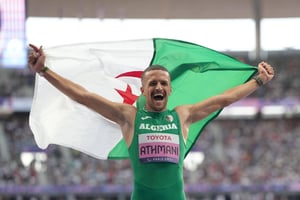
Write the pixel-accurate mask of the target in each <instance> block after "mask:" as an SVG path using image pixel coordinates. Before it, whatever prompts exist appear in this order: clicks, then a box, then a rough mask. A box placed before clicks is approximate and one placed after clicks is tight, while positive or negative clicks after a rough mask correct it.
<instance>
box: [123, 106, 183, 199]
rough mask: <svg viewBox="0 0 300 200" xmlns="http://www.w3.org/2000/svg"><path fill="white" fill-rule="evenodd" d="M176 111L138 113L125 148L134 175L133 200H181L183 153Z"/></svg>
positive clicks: (143, 111)
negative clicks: (130, 138) (132, 132)
mask: <svg viewBox="0 0 300 200" xmlns="http://www.w3.org/2000/svg"><path fill="white" fill-rule="evenodd" d="M185 149H186V147H185V144H184V141H183V137H182V133H181V126H180V122H179V117H178V115H177V112H176V111H175V110H166V111H164V112H148V111H145V110H142V109H140V110H138V112H137V114H136V119H135V127H134V136H133V139H132V143H131V145H130V147H129V148H128V151H129V155H130V160H131V165H132V169H133V174H134V188H133V193H132V197H131V198H132V199H133V200H148V199H149V200H153V199H159V200H184V199H185V193H184V186H183V185H184V183H183V160H184V154H185Z"/></svg>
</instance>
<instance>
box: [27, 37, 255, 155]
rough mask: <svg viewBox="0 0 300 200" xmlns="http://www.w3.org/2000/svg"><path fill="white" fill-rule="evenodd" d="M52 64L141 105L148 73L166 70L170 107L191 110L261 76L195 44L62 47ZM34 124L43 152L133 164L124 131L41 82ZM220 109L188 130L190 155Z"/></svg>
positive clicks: (49, 59)
mask: <svg viewBox="0 0 300 200" xmlns="http://www.w3.org/2000/svg"><path fill="white" fill-rule="evenodd" d="M45 53H46V65H47V66H49V67H50V68H51V69H52V70H53V71H55V72H57V73H58V74H60V75H62V76H64V77H66V78H68V79H70V80H72V81H73V82H76V83H78V84H80V85H82V86H83V87H85V88H86V89H88V90H90V91H92V92H95V93H98V94H99V95H101V96H104V97H106V98H108V99H110V100H111V101H116V102H122V103H127V104H132V105H135V106H138V107H139V106H143V104H144V99H143V98H142V97H141V98H139V96H140V86H141V83H140V77H141V73H142V71H143V70H144V69H145V68H146V67H148V66H149V65H152V64H159V65H163V66H165V67H166V68H167V69H168V70H169V71H170V74H171V77H172V94H171V96H170V98H169V102H168V105H167V106H168V108H170V109H172V108H174V107H175V106H177V105H182V104H192V103H196V102H199V101H202V100H204V99H206V98H209V97H211V96H213V95H216V94H220V93H222V92H223V91H225V90H226V89H229V88H231V87H234V86H236V85H239V84H242V83H244V82H246V81H247V80H249V79H250V78H251V77H252V76H253V75H254V74H255V73H256V71H257V68H256V67H254V66H250V65H247V64H245V63H242V62H240V61H238V60H237V59H235V58H232V57H230V56H228V55H225V54H222V53H220V52H217V51H214V50H212V49H208V48H205V47H203V46H200V45H196V44H193V43H189V42H185V41H178V40H171V39H162V38H156V39H148V40H132V41H119V42H98V43H84V44H72V45H64V46H58V47H53V48H48V49H45ZM34 90H35V92H34V97H33V102H32V108H31V111H30V118H29V123H30V127H31V130H32V132H33V134H34V137H35V140H36V143H37V145H38V146H39V147H40V148H42V149H46V148H47V147H48V145H49V144H56V145H62V146H65V147H69V148H73V149H75V150H78V151H81V152H84V153H86V154H88V155H90V156H93V157H95V158H99V159H122V158H128V152H127V147H126V144H125V142H124V140H123V139H122V134H121V131H120V128H119V126H118V125H117V124H115V123H114V122H111V121H109V120H107V119H105V118H103V117H102V116H101V115H99V114H97V113H96V112H94V111H92V110H90V109H88V108H86V107H84V106H82V105H80V104H78V103H76V102H74V101H73V100H71V99H70V98H68V97H67V96H65V95H64V94H63V93H61V92H59V91H58V90H57V89H56V88H54V87H53V86H52V85H51V84H49V83H48V82H47V81H46V80H45V79H44V78H41V77H39V76H36V82H35V89H34ZM220 112H221V110H218V111H216V112H214V113H212V114H210V115H209V116H207V117H206V118H205V119H203V120H201V121H199V122H197V123H195V124H193V125H192V126H191V127H190V131H189V135H188V139H187V144H186V145H187V149H188V151H187V152H186V154H187V153H188V152H189V150H190V149H191V148H192V146H193V144H194V143H195V142H196V140H197V138H198V137H199V135H200V134H201V131H202V130H203V128H204V127H205V126H206V125H207V124H208V123H209V122H210V121H211V120H213V119H214V118H216V117H217V116H218V114H219V113H220Z"/></svg>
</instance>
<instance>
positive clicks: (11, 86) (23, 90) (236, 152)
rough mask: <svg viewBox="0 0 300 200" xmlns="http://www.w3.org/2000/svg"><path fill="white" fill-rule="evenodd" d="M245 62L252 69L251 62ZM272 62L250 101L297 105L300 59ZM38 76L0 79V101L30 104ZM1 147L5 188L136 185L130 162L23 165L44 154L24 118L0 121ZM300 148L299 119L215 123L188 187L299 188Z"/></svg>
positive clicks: (57, 152)
mask: <svg viewBox="0 0 300 200" xmlns="http://www.w3.org/2000/svg"><path fill="white" fill-rule="evenodd" d="M243 60H244V61H245V62H247V63H251V61H249V60H247V59H246V56H244V59H243ZM267 61H268V62H269V63H271V64H272V65H273V66H274V67H275V70H276V73H277V75H276V77H275V79H274V80H273V81H272V82H270V83H269V84H268V85H266V86H264V87H262V88H261V89H259V90H258V91H257V92H256V93H254V94H252V95H251V97H256V98H263V99H266V100H268V101H270V102H276V101H278V100H280V99H282V98H296V99H298V100H300V92H299V88H300V79H299V77H300V56H299V53H293V52H292V53H282V52H281V53H280V52H278V53H274V54H270V55H269V57H268V59H267ZM253 65H256V63H253ZM34 76H35V75H34V74H32V73H31V72H30V71H28V70H16V71H13V70H12V71H10V72H8V75H7V76H5V77H1V79H0V80H1V81H0V98H2V97H11V96H13V97H24V96H27V97H32V96H33V87H34ZM299 102H300V101H299ZM70 134H72V133H70ZM99 139H101V138H99ZM0 146H1V149H0V151H1V153H0V156H1V157H0V187H1V186H7V185H32V186H34V185H61V186H65V185H84V186H91V187H93V186H97V185H127V186H128V185H131V183H132V173H131V169H130V162H129V161H128V160H109V161H106V160H97V159H94V158H91V157H89V156H87V155H85V154H83V153H80V152H77V151H75V150H72V149H68V148H64V147H60V146H55V145H53V146H50V147H49V148H48V149H47V150H46V151H45V153H46V156H47V159H44V160H36V159H33V160H32V162H31V163H29V165H28V166H25V165H24V163H22V160H21V153H22V152H28V151H29V152H38V151H39V149H38V148H37V147H36V144H35V141H34V138H33V135H32V133H31V130H30V128H29V123H28V113H26V112H25V113H14V114H13V115H9V116H1V117H0ZM299 147H300V123H299V116H292V117H281V118H274V119H262V118H261V117H260V116H257V117H255V118H253V119H233V120H232V119H216V120H214V121H212V122H211V123H210V124H209V125H208V126H207V127H206V128H205V129H204V131H203V133H202V135H201V136H200V138H199V139H198V142H197V143H196V144H195V146H194V148H193V149H192V151H198V152H199V151H200V152H203V154H204V155H205V158H204V160H203V163H201V164H200V165H198V166H196V168H195V169H193V170H189V169H185V183H186V185H191V186H193V185H213V186H219V185H224V186H226V185H246V186H247V185H248V186H251V185H256V186H258V185H268V184H270V185H271V184H279V185H280V184H283V185H285V184H291V183H294V184H297V183H300V168H299V166H300V154H299V153H298V152H299V151H298V148H299ZM0 199H1V198H0ZM258 199H259V198H258ZM273 199H275V198H273ZM270 200H271V198H270Z"/></svg>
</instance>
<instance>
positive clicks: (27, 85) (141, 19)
mask: <svg viewBox="0 0 300 200" xmlns="http://www.w3.org/2000/svg"><path fill="white" fill-rule="evenodd" d="M299 9H300V1H298V0H226V1H223V0H209V1H207V0H185V1H183V0H151V1H146V0H51V1H48V0H27V1H26V0H0V64H1V65H0V200H3V199H4V200H5V199H9V200H10V199H12V200H13V199H17V200H23V199H24V200H27V199H28V200H36V199H43V200H52V199H53V200H55V199H68V200H77V199H78V200H81V199H95V200H127V199H130V192H131V184H132V173H131V169H130V163H129V161H128V160H109V161H106V160H97V159H94V158H91V157H89V156H87V155H85V154H83V153H80V152H78V151H75V150H72V149H68V148H64V147H61V146H56V145H52V146H49V148H48V149H46V150H41V149H39V148H38V147H37V146H36V143H35V141H34V138H33V134H32V132H31V130H30V128H29V125H28V124H29V123H28V117H29V112H30V108H31V101H32V97H33V93H34V84H35V74H33V73H32V72H31V71H30V70H29V69H28V66H27V60H26V59H27V54H28V48H27V46H28V43H33V44H36V45H43V46H44V48H47V47H51V46H56V45H63V44H69V43H82V42H94V41H115V40H129V39H145V38H153V37H164V38H172V39H179V40H186V41H189V42H194V43H197V44H200V45H203V46H206V47H209V48H212V49H215V50H218V51H221V52H224V53H226V54H228V55H231V56H234V57H236V58H238V59H240V60H242V61H244V62H246V63H248V64H252V65H257V63H258V62H260V61H261V60H265V61H267V62H269V63H270V64H272V65H273V66H274V67H275V70H276V73H277V76H276V77H275V79H273V81H272V82H270V83H269V84H267V85H265V86H264V87H262V88H260V89H259V90H257V91H256V92H255V93H254V94H252V95H251V96H249V97H247V98H246V99H244V100H242V101H240V102H238V103H235V104H233V105H231V106H229V107H228V108H226V109H224V110H223V112H222V113H221V115H220V116H219V117H218V118H217V119H215V120H214V121H212V122H211V123H210V124H209V125H208V126H207V127H206V128H205V130H204V131H203V133H202V135H201V136H200V138H199V139H198V141H197V143H196V144H195V146H194V148H193V149H192V152H191V153H190V154H189V156H188V157H187V158H186V160H185V173H184V174H185V183H186V187H185V189H186V192H187V198H188V199H189V200H194V199H195V200H196V199H203V200H298V199H300V167H299V166H300V150H299V149H298V148H300V123H299V122H300V121H299V116H300V92H299V88H300V79H299V77H300V37H299V35H300V12H299ZM298 136H299V137H298Z"/></svg>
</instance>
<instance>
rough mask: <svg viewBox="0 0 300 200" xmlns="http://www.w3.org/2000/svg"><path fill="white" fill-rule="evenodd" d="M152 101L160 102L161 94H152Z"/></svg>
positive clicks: (162, 96)
mask: <svg viewBox="0 0 300 200" xmlns="http://www.w3.org/2000/svg"><path fill="white" fill-rule="evenodd" d="M153 99H154V100H156V101H161V100H163V99H164V95H163V94H160V93H159V94H154V95H153Z"/></svg>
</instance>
